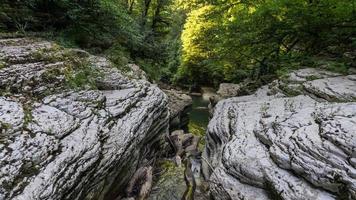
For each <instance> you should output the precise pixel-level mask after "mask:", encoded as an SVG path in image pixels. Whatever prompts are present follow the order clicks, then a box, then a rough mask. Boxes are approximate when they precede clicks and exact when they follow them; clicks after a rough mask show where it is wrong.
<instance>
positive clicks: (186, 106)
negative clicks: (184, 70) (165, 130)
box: [163, 89, 193, 130]
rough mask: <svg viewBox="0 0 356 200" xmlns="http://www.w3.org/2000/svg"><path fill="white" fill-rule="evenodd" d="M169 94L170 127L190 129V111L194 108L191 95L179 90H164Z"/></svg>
mask: <svg viewBox="0 0 356 200" xmlns="http://www.w3.org/2000/svg"><path fill="white" fill-rule="evenodd" d="M163 92H164V93H165V94H166V95H167V96H168V107H169V112H170V129H171V130H177V129H184V130H187V129H188V123H189V116H188V113H189V111H190V110H191V108H192V103H193V100H192V98H191V97H190V96H189V95H186V94H184V93H183V92H180V91H178V90H173V89H171V90H163Z"/></svg>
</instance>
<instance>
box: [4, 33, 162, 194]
mask: <svg viewBox="0 0 356 200" xmlns="http://www.w3.org/2000/svg"><path fill="white" fill-rule="evenodd" d="M0 45H1V48H0V58H1V60H3V61H4V62H5V63H6V64H5V67H4V68H1V69H0V89H1V90H2V91H1V92H2V93H1V94H4V95H2V96H0V199H18V200H22V199H23V200H31V199H36V200H38V199H115V198H116V197H118V196H120V195H122V194H121V192H122V191H123V190H124V188H125V185H126V184H127V183H128V182H129V180H130V179H131V177H132V176H133V175H134V173H135V172H136V169H137V168H140V166H141V165H142V164H143V161H144V160H152V159H153V158H154V157H155V156H156V155H157V152H155V151H154V150H153V149H156V148H157V145H158V143H159V142H160V141H161V140H162V139H163V137H164V135H165V134H168V125H169V112H168V107H167V104H168V100H167V96H166V95H165V94H164V93H163V92H162V91H161V90H160V89H159V88H157V87H156V86H153V85H151V84H150V83H148V82H146V81H142V80H130V79H128V78H126V77H124V76H123V75H122V74H121V73H120V72H119V71H118V70H117V69H116V68H113V67H111V64H110V62H108V61H107V60H106V59H105V58H101V57H95V56H90V55H89V54H87V53H84V52H79V51H75V52H76V53H73V54H71V52H73V51H71V50H67V49H64V48H62V47H58V46H57V45H55V44H53V43H49V42H45V41H42V40H40V39H26V38H21V39H9V40H0ZM39 53H41V54H39ZM58 55H59V56H58ZM68 56H69V57H68ZM71 56H75V58H76V59H75V61H76V62H75V63H77V64H78V65H79V64H80V66H79V67H78V65H74V64H75V63H73V60H72V59H71V58H73V57H71ZM58 60H59V61H58ZM77 60H79V61H80V62H77ZM83 64H85V66H84V65H83ZM82 65H83V66H82ZM86 66H90V67H91V68H90V69H93V70H94V71H96V72H97V73H98V74H100V75H98V76H93V77H92V78H93V79H90V80H93V83H92V84H95V87H93V88H91V89H87V88H90V87H88V86H87V85H83V86H81V85H78V86H77V87H75V89H73V88H71V87H70V85H68V84H67V81H74V82H73V83H77V82H78V81H79V80H80V79H79V80H77V79H74V80H73V78H77V76H75V75H76V74H77V73H78V71H77V70H79V71H80V70H81V69H82V68H85V67H86ZM69 69H70V70H72V71H70V72H71V73H73V76H72V75H71V76H70V77H68V76H66V74H65V73H63V72H64V71H65V72H68V71H66V70H69ZM53 72H55V73H54V74H52V73H53ZM68 78H69V80H68ZM90 80H89V81H90ZM95 88H98V89H95Z"/></svg>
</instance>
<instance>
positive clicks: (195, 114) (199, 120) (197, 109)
mask: <svg viewBox="0 0 356 200" xmlns="http://www.w3.org/2000/svg"><path fill="white" fill-rule="evenodd" d="M192 99H193V108H192V111H191V112H190V114H189V120H190V123H193V124H196V125H198V126H200V127H203V128H204V129H205V128H206V127H207V126H208V123H209V109H208V105H209V100H207V99H204V98H202V97H200V96H192Z"/></svg>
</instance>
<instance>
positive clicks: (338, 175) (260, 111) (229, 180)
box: [203, 70, 356, 200]
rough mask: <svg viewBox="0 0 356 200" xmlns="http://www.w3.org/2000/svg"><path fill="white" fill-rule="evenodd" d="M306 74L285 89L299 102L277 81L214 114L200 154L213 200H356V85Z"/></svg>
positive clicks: (224, 102) (221, 104)
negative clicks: (295, 90)
mask: <svg viewBox="0 0 356 200" xmlns="http://www.w3.org/2000/svg"><path fill="white" fill-rule="evenodd" d="M304 72H306V70H303V71H302V72H295V74H294V75H295V76H294V75H292V76H291V77H292V80H293V81H291V82H290V84H299V85H302V88H301V92H302V94H304V95H298V96H292V95H286V94H284V93H283V90H280V89H279V87H280V84H281V82H283V83H284V84H286V81H285V80H283V81H282V80H281V81H278V82H275V83H273V84H271V85H269V86H264V87H262V88H261V89H260V90H258V91H257V92H256V93H255V94H253V95H250V96H242V97H235V98H230V99H226V100H222V101H220V102H219V103H218V104H217V105H216V106H215V108H214V115H213V118H212V120H211V121H210V123H209V126H208V131H207V138H206V143H207V144H206V148H205V151H204V153H203V158H206V159H207V160H206V162H203V172H204V176H205V177H206V178H208V179H209V181H210V192H211V194H212V196H214V199H245V200H246V199H247V200H248V199H320V200H325V199H356V166H355V163H354V160H355V158H356V157H355V156H356V153H355V149H356V137H355V134H354V133H355V132H356V126H355V124H356V102H355V99H354V96H355V95H356V91H355V90H354V89H355V88H356V87H355V82H356V80H355V79H354V76H341V75H339V76H338V75H336V74H333V73H328V72H326V73H324V72H320V73H319V75H320V76H318V77H315V79H314V78H313V79H309V78H305V77H307V76H308V75H306V76H304V75H303V76H302V75H301V74H303V73H304ZM296 77H297V78H296ZM273 90H274V92H273ZM276 91H277V92H276ZM331 101H332V102H334V103H332V102H331ZM341 102H344V103H341Z"/></svg>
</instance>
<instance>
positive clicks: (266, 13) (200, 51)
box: [0, 0, 356, 87]
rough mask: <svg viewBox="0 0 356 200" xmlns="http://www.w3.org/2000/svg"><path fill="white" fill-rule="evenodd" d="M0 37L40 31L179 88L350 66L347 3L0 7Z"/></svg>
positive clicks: (355, 34) (121, 1)
mask: <svg viewBox="0 0 356 200" xmlns="http://www.w3.org/2000/svg"><path fill="white" fill-rule="evenodd" d="M0 1H1V6H0V30H1V32H16V33H22V34H29V33H33V32H36V33H38V32H41V33H47V35H49V36H50V37H53V38H54V39H55V40H58V41H60V42H63V43H65V44H67V45H70V46H78V47H81V48H85V49H88V50H89V51H92V52H93V53H97V54H104V55H106V56H107V57H109V58H110V59H111V60H112V61H113V62H114V63H116V64H117V66H118V67H122V66H125V64H127V63H137V64H139V65H140V66H141V67H142V68H143V69H144V70H145V71H146V72H147V73H148V74H149V75H150V78H151V79H152V80H156V81H161V82H165V83H170V84H178V85H181V86H187V87H189V86H196V85H213V86H217V85H218V84H219V83H221V82H235V83H238V82H241V81H244V80H246V79H251V80H259V81H270V80H272V79H273V78H274V77H275V76H277V75H279V74H280V73H281V72H283V71H284V70H286V69H289V68H293V67H296V66H303V65H308V66H320V65H322V64H321V63H324V65H325V62H326V61H327V62H328V63H327V66H328V67H330V68H332V69H336V70H338V71H341V72H343V71H345V70H346V69H347V68H349V67H354V66H353V65H354V63H355V62H354V60H350V58H349V57H348V56H347V55H348V52H354V51H355V49H356V3H355V1H353V0H23V1H14V0H0Z"/></svg>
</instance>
